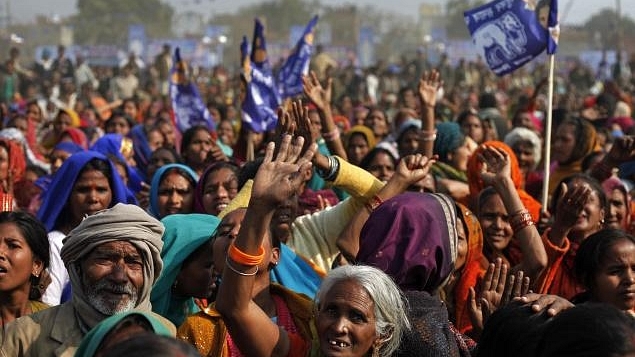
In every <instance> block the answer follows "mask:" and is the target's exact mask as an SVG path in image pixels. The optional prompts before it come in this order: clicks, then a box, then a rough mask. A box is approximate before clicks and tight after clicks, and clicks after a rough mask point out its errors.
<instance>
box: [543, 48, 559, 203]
mask: <svg viewBox="0 0 635 357" xmlns="http://www.w3.org/2000/svg"><path fill="white" fill-rule="evenodd" d="M555 58H556V55H555V54H550V55H549V79H548V96H547V121H546V122H545V155H544V159H543V160H544V179H543V182H542V200H541V202H542V212H543V213H546V212H547V211H548V210H547V207H548V203H549V202H548V200H549V176H550V174H551V172H550V163H551V122H552V119H553V118H552V117H553V72H554V67H555V62H556V60H555Z"/></svg>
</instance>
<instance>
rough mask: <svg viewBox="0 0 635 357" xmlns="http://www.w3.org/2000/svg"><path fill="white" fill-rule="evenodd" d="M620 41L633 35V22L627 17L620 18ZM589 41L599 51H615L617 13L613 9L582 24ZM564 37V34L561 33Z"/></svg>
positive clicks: (603, 11) (634, 25)
mask: <svg viewBox="0 0 635 357" xmlns="http://www.w3.org/2000/svg"><path fill="white" fill-rule="evenodd" d="M620 22H621V33H622V41H624V39H625V36H632V34H634V33H635V22H634V21H633V19H631V18H630V17H628V16H622V18H621V21H620ZM584 28H585V29H586V31H587V33H588V35H589V40H590V41H591V43H593V45H595V46H598V47H599V48H600V49H603V50H609V49H615V48H616V46H617V13H616V12H615V10H613V9H603V10H601V11H600V12H598V13H596V14H594V15H593V16H591V18H590V19H589V20H588V21H587V22H586V23H585V24H584ZM563 36H566V33H563Z"/></svg>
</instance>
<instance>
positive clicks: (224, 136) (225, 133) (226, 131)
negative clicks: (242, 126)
mask: <svg viewBox="0 0 635 357" xmlns="http://www.w3.org/2000/svg"><path fill="white" fill-rule="evenodd" d="M216 133H217V134H218V139H220V141H221V142H222V143H223V144H225V145H229V146H232V145H234V141H235V140H236V138H235V133H234V128H233V127H232V123H231V121H229V120H222V121H221V122H220V123H218V127H217V128H216Z"/></svg>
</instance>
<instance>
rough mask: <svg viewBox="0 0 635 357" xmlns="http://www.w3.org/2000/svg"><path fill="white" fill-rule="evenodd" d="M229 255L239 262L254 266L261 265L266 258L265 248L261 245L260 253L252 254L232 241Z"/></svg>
mask: <svg viewBox="0 0 635 357" xmlns="http://www.w3.org/2000/svg"><path fill="white" fill-rule="evenodd" d="M227 255H228V256H229V257H230V258H231V260H233V261H235V262H236V263H238V264H242V265H249V266H254V265H259V264H260V263H262V261H263V260H264V259H265V248H263V247H262V245H261V246H260V248H258V255H251V254H247V253H245V252H243V251H242V250H240V249H238V248H237V247H236V245H234V243H232V244H230V245H229V250H228V251H227Z"/></svg>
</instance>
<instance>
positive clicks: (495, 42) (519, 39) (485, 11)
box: [463, 0, 557, 76]
mask: <svg viewBox="0 0 635 357" xmlns="http://www.w3.org/2000/svg"><path fill="white" fill-rule="evenodd" d="M552 2H553V3H555V2H556V0H541V1H539V2H538V3H537V5H536V4H535V1H533V0H495V1H492V2H490V3H487V4H485V5H483V6H479V7H477V8H474V9H471V10H468V11H466V12H465V13H464V14H463V15H464V17H465V23H466V24H467V28H468V30H469V31H470V34H471V36H472V41H473V42H474V45H475V46H476V48H477V50H478V51H479V53H480V54H481V56H482V57H483V59H484V60H485V62H486V63H487V64H488V66H489V67H490V68H491V69H492V71H493V72H494V73H496V74H497V75H499V76H502V75H505V74H507V73H510V72H512V71H514V70H515V69H517V68H519V67H521V66H523V65H524V64H525V63H527V62H529V61H531V60H532V59H534V58H536V57H537V56H538V55H540V54H541V53H542V52H543V51H544V50H545V49H546V48H547V44H548V42H549V41H550V39H551V36H550V31H549V29H548V21H547V20H548V19H550V18H551V16H550V14H551V13H555V12H557V6H550V3H552ZM553 16H554V19H557V14H556V15H553Z"/></svg>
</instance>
